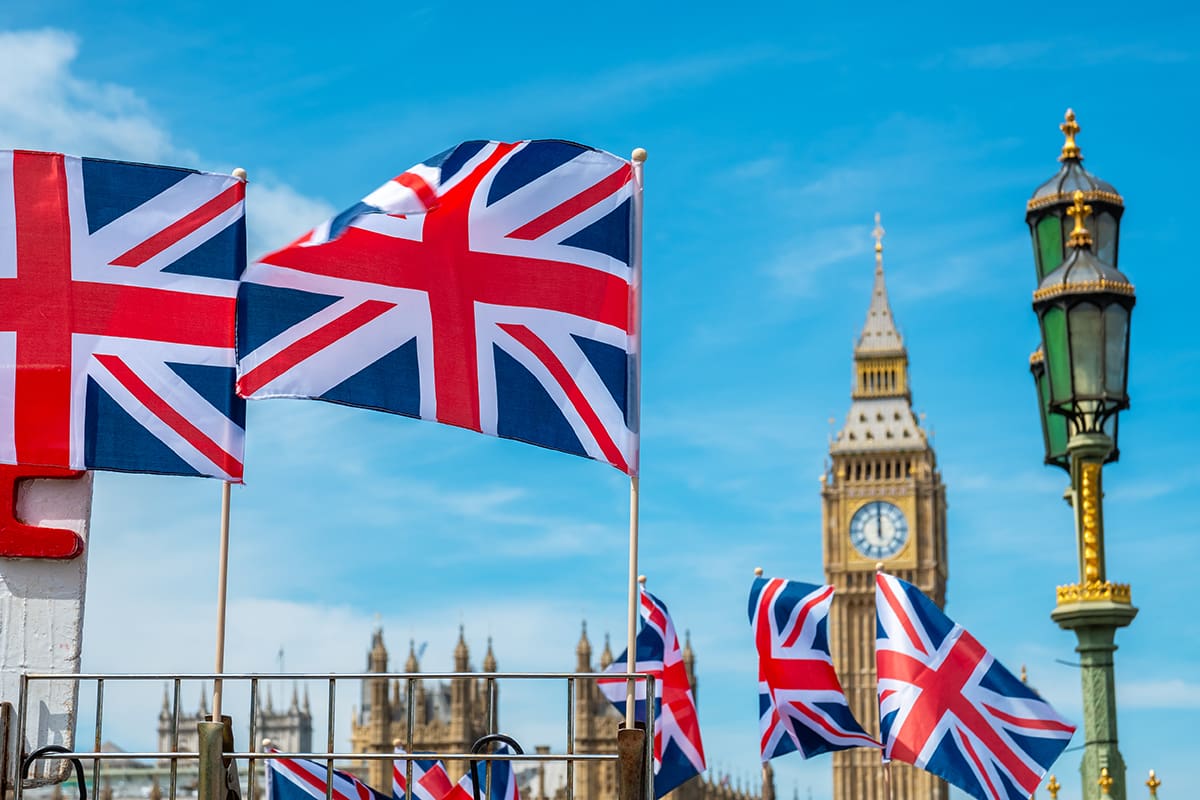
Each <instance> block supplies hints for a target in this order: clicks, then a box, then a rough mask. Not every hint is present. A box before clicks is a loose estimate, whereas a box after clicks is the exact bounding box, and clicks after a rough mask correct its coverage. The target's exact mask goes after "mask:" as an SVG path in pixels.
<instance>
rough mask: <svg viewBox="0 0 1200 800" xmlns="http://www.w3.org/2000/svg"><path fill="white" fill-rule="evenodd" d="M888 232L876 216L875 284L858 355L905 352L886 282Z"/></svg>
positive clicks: (855, 351) (873, 232)
mask: <svg viewBox="0 0 1200 800" xmlns="http://www.w3.org/2000/svg"><path fill="white" fill-rule="evenodd" d="M885 233H886V231H885V230H884V229H883V226H882V225H881V224H880V222H879V213H878V212H876V214H875V230H873V231H872V232H871V235H872V236H874V237H875V285H874V287H872V289H871V305H870V306H869V307H868V308H867V321H866V322H865V323H864V324H863V329H862V334H861V335H860V336H859V337H858V345H857V346H856V347H855V348H854V354H855V356H858V355H859V354H863V355H868V354H869V355H874V354H882V353H899V352H903V351H904V340H903V339H902V338H901V337H900V331H899V330H897V329H896V320H895V319H894V318H893V317H892V306H891V304H890V303H889V302H888V294H887V283H886V281H884V279H883V236H884V234H885Z"/></svg>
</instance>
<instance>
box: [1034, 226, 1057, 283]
mask: <svg viewBox="0 0 1200 800" xmlns="http://www.w3.org/2000/svg"><path fill="white" fill-rule="evenodd" d="M1036 231H1037V232H1036V234H1035V236H1036V239H1037V253H1036V256H1037V266H1038V282H1039V283H1041V280H1042V278H1044V277H1046V276H1047V275H1049V274H1050V273H1051V272H1053V271H1054V270H1056V269H1058V265H1059V264H1061V263H1062V260H1063V244H1062V243H1063V236H1062V223H1061V222H1059V220H1058V217H1054V216H1049V217H1045V218H1043V219H1042V220H1041V221H1040V222H1038V224H1037V229H1036Z"/></svg>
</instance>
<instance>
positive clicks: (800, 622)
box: [783, 586, 833, 648]
mask: <svg viewBox="0 0 1200 800" xmlns="http://www.w3.org/2000/svg"><path fill="white" fill-rule="evenodd" d="M831 594H833V587H832V586H827V587H825V591H823V592H821V593H819V594H818V595H817V596H816V597H814V598H813V599H811V600H809V601H808V602H807V603H805V604H804V608H802V609H800V613H799V614H797V615H796V618H795V619H794V620H793V622H792V632H791V634H789V635H788V638H787V641H785V642H784V643H783V647H785V648H787V647H794V646H795V645H796V640H797V639H799V638H800V632H801V631H802V630H804V620H805V619H807V618H808V612H809V611H811V610H812V608H813V606H815V605H817V604H819V603H822V602H824V601H825V598H826V597H829V596H830V595H831Z"/></svg>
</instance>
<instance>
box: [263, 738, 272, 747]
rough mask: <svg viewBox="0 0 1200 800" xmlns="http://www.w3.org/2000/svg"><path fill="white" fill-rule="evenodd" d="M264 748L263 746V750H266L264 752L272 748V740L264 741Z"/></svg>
mask: <svg viewBox="0 0 1200 800" xmlns="http://www.w3.org/2000/svg"><path fill="white" fill-rule="evenodd" d="M262 746H263V749H264V750H265V749H267V748H268V747H270V746H271V740H270V739H263V744H262Z"/></svg>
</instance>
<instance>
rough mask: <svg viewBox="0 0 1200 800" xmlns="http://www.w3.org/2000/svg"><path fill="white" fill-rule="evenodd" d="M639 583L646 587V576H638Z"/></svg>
mask: <svg viewBox="0 0 1200 800" xmlns="http://www.w3.org/2000/svg"><path fill="white" fill-rule="evenodd" d="M638 583H640V584H641V585H642V586H645V585H646V576H645V575H638Z"/></svg>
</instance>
